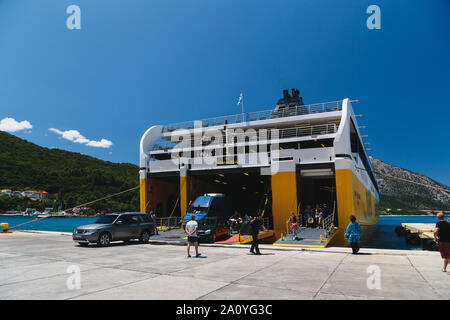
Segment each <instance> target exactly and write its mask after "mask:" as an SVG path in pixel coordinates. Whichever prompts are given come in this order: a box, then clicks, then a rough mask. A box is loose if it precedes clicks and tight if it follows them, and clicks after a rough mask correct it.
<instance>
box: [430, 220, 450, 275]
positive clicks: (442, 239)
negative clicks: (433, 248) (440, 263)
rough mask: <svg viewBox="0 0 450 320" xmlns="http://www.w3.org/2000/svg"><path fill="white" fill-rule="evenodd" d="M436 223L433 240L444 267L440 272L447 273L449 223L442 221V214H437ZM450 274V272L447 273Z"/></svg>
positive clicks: (449, 245) (449, 255)
mask: <svg viewBox="0 0 450 320" xmlns="http://www.w3.org/2000/svg"><path fill="white" fill-rule="evenodd" d="M437 219H438V222H437V223H436V228H435V229H434V239H435V240H436V241H437V242H438V243H439V252H440V253H441V257H442V259H444V267H443V268H442V272H447V265H448V261H449V259H450V223H448V222H447V221H445V220H444V214H443V213H442V212H439V213H438V214H437ZM449 274H450V272H449Z"/></svg>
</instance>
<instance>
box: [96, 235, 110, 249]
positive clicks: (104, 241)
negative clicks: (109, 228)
mask: <svg viewBox="0 0 450 320" xmlns="http://www.w3.org/2000/svg"><path fill="white" fill-rule="evenodd" d="M110 243H111V236H110V235H109V234H108V233H102V234H101V235H100V237H98V241H97V244H98V245H99V246H102V247H107V246H109V244H110Z"/></svg>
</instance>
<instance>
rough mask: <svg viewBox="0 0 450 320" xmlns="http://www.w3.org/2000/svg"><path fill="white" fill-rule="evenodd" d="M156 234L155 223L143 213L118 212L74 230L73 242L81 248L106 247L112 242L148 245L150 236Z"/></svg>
mask: <svg viewBox="0 0 450 320" xmlns="http://www.w3.org/2000/svg"><path fill="white" fill-rule="evenodd" d="M153 234H155V223H154V221H152V219H151V218H150V217H149V216H148V215H147V214H146V213H141V212H118V213H110V214H106V215H104V216H103V217H100V218H99V219H98V220H97V221H96V222H94V223H93V224H87V225H84V226H80V227H77V228H75V230H73V235H72V237H73V241H75V242H77V243H78V244H79V245H80V246H87V245H89V243H97V244H98V245H99V246H102V247H106V246H108V245H109V244H110V243H111V242H112V241H125V242H128V241H130V240H131V239H139V240H140V241H141V242H142V243H147V242H148V241H149V240H150V236H152V235H153Z"/></svg>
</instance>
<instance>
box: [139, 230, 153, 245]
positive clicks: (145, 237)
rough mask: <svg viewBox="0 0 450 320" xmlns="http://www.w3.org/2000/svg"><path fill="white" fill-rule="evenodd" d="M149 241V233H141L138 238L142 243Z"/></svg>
mask: <svg viewBox="0 0 450 320" xmlns="http://www.w3.org/2000/svg"><path fill="white" fill-rule="evenodd" d="M149 240H150V232H148V231H144V232H142V234H141V236H140V237H139V241H141V242H142V243H147V242H148V241H149Z"/></svg>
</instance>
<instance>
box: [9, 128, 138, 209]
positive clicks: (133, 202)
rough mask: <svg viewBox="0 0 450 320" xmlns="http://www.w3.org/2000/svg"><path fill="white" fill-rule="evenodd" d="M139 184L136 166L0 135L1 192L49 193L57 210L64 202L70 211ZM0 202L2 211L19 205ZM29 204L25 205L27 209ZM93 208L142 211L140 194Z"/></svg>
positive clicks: (102, 203)
mask: <svg viewBox="0 0 450 320" xmlns="http://www.w3.org/2000/svg"><path fill="white" fill-rule="evenodd" d="M138 184H139V168H138V167H137V166H135V165H133V164H128V163H112V162H108V161H103V160H99V159H96V158H93V157H90V156H86V155H82V154H79V153H75V152H69V151H64V150H59V149H48V148H44V147H40V146H38V145H36V144H34V143H31V142H28V141H26V140H23V139H20V138H18V137H16V136H14V135H12V134H9V133H6V132H2V131H0V189H4V188H7V189H13V190H25V189H28V190H30V189H32V190H36V189H37V190H45V191H47V192H49V193H50V194H52V195H53V196H54V197H56V198H57V201H55V202H54V203H53V205H54V206H55V205H56V206H58V205H59V202H60V201H62V202H63V205H64V208H70V207H74V206H76V205H79V204H82V203H86V202H89V201H92V200H95V199H98V198H100V197H104V196H105V195H109V194H113V193H117V192H120V191H122V190H126V189H130V188H132V187H135V186H137V185H138ZM0 198H2V201H0V211H1V210H4V211H5V210H11V209H14V208H11V206H14V205H18V204H17V203H18V201H16V199H14V200H15V201H12V199H11V198H10V199H6V198H9V197H0ZM22 202H23V201H22ZM28 204H29V203H22V205H23V206H25V205H28ZM34 204H35V205H36V206H37V205H39V203H37V202H35V203H34ZM47 206H49V204H47ZM89 207H91V208H94V209H95V210H96V211H116V210H121V211H122V210H123V211H125V210H130V211H135V210H137V211H138V210H139V191H138V190H136V191H131V192H129V193H126V194H124V195H120V196H118V197H114V198H111V199H107V200H104V201H101V202H99V203H97V204H93V205H91V206H89Z"/></svg>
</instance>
